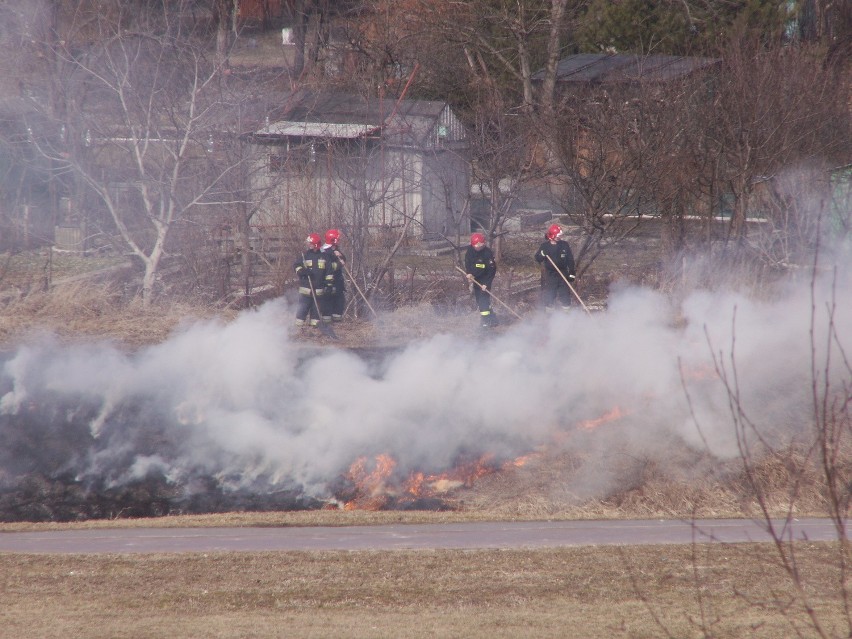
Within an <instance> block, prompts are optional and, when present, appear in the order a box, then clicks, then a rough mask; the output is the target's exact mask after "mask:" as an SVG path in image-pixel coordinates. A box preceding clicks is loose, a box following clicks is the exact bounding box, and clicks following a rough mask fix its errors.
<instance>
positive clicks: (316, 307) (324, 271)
mask: <svg viewBox="0 0 852 639" xmlns="http://www.w3.org/2000/svg"><path fill="white" fill-rule="evenodd" d="M321 245H322V240H321V239H320V236H319V234H318V233H311V234H310V235H308V237H307V238H305V248H304V250H303V251H302V254H301V255H299V257H298V258H297V259H296V262H295V263H294V264H293V268H294V269H295V271H296V275H298V276H299V303H298V306H297V307H296V326H304V325H305V324H306V323H310V325H311V326H319V323H320V317H321V314H320V300H321V299H322V297H323V296H324V295H325V293H326V282H327V281H328V280H327V279H326V278H327V276H328V275H330V273H329V270H328V258H327V256H326V255H324V254H323V252H322V250H321Z"/></svg>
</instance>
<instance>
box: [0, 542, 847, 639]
mask: <svg viewBox="0 0 852 639" xmlns="http://www.w3.org/2000/svg"><path fill="white" fill-rule="evenodd" d="M797 550H798V559H799V566H800V568H801V574H802V579H803V581H804V584H805V588H804V590H803V591H802V592H798V593H797V592H796V591H795V589H794V588H792V586H791V585H790V583H789V580H788V579H787V578H786V575H785V574H784V573H783V571H781V570H780V569H779V567H778V565H777V562H776V561H775V558H774V554H773V550H772V548H771V547H770V546H768V545H763V546H755V545H728V546H721V545H714V546H700V547H695V548H690V547H674V546H669V547H635V548H633V547H624V548H608V549H598V548H564V549H550V550H536V551H529V550H486V551H394V552H310V553H297V552H282V553H209V554H182V555H149V556H137V555H131V556H114V555H113V556H109V555H106V556H49V555H47V556H46V555H3V556H0V566H2V577H0V584H2V585H0V591H2V592H3V613H2V616H3V624H2V629H0V636H2V637H4V638H5V637H8V638H10V639H11V638H12V637H14V638H15V639H26V638H30V637H32V638H38V639H50V638H53V637H56V638H59V637H63V638H64V637H88V638H91V639H95V638H99V637H111V638H117V637H134V638H143V637H151V638H160V637H166V636H168V637H206V638H213V637H281V636H287V637H342V636H345V637H470V638H475V637H566V636H571V637H660V636H672V637H702V636H708V637H709V636H712V637H719V638H722V637H732V638H733V637H736V638H739V637H745V636H748V637H755V638H757V637H767V638H771V639H777V637H783V636H793V635H794V634H795V631H794V630H793V624H795V626H796V627H798V628H800V629H804V630H805V631H804V632H803V635H802V636H813V635H814V633H813V632H812V631H811V632H809V631H807V628H808V619H807V617H806V615H805V612H804V606H805V603H806V601H805V599H804V597H805V596H806V597H807V604H809V605H811V606H812V607H813V608H814V610H815V611H816V613H817V615H818V616H819V618H820V620H821V621H822V623H823V624H825V625H826V628H827V629H828V630H829V632H830V633H831V634H835V633H836V634H835V636H840V634H844V635H845V634H846V633H848V628H846V626H845V624H844V617H843V610H842V602H841V601H840V600H839V599H838V597H837V593H836V589H835V584H836V583H837V580H838V578H839V570H838V567H837V561H836V560H837V554H836V552H837V551H836V548H834V547H833V546H831V545H828V544H823V545H813V544H802V545H801V546H799V547H798V549H797ZM782 602H783V608H782ZM655 619H656V620H655ZM657 620H658V621H657Z"/></svg>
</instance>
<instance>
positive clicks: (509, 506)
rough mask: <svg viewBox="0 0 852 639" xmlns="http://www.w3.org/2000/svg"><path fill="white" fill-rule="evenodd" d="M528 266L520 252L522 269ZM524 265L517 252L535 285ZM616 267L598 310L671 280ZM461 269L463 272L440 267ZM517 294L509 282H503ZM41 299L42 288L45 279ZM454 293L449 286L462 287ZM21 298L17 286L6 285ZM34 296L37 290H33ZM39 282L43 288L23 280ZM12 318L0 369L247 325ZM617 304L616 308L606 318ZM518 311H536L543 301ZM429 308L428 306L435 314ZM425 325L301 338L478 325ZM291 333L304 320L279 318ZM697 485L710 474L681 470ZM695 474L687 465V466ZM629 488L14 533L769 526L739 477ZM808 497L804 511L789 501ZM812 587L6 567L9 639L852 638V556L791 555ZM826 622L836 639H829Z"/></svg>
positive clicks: (762, 552) (519, 477)
mask: <svg viewBox="0 0 852 639" xmlns="http://www.w3.org/2000/svg"><path fill="white" fill-rule="evenodd" d="M513 250H514V249H513ZM525 256H526V253H525V252H524V251H523V250H517V253H516V254H513V253H511V252H510V253H509V255H508V256H507V260H508V261H509V263H512V260H517V262H516V268H517V269H518V272H519V273H523V272H524V269H525V268H526V269H528V272H526V274H527V275H530V274H534V269H529V267H528V266H525V265H524V264H523V261H524V257H525ZM634 258H636V256H633V257H630V256H625V255H623V254H622V255H620V256H613V257H611V258H608V259H609V261H608V263H606V264H604V263H602V264H601V265H600V266H599V267H598V269H597V270H595V271H593V272H591V273H590V274H589V275H588V277H587V279H586V281H587V282H589V283H591V282H595V283H596V286H597V288H594V287H592V286H589V287H588V288H586V289H585V290H584V295H586V294H588V295H589V296H590V299H591V298H593V297H594V296H596V295H601V291H604V292H605V290H606V285H607V284H608V283H609V282H611V281H613V280H615V279H618V278H619V277H621V275H620V274H619V269H622V271H624V269H623V268H622V267H623V265H624V264H628V265H629V266H630V267H635V266H636V264H640V263H641V264H642V265H643V268H642V269H639V270H637V269H635V268H628V269H626V270H627V271H628V272H629V274H630V275H629V276H630V277H633V278H635V277H639V278H651V279H657V278H659V269H658V268H656V269H655V268H654V267H655V264H656V258H655V256H653V255H651V256H649V255H648V254H647V252H646V251H639V258H636V259H634ZM444 268H445V269H447V270H448V271H450V269H451V268H452V264H451V261H450V262H449V263H448V264H446V265H445V267H444ZM504 274H505V271H504ZM29 278H30V279H29V280H28V281H31V282H32V281H35V279H34V278H33V277H32V276H31V274H30V276H29ZM448 279H452V276H451V271H450V274H448ZM8 281H9V280H8V279H7V283H8ZM18 281H19V282H20V281H22V280H20V279H19V280H18ZM23 281H27V280H26V278H24V280H23ZM10 290H11V291H13V293H10V294H7V295H6V296H5V297H3V298H2V308H0V349H8V350H11V349H13V348H14V347H15V346H16V345H17V344H18V343H20V342H21V341H22V340H24V339H26V336H27V335H28V334H30V333H31V332H32V331H34V330H50V331H52V332H54V333H56V334H57V335H58V336H59V338H60V339H67V340H76V339H100V338H107V339H110V340H113V341H114V342H115V343H117V344H121V345H123V346H124V347H126V348H128V349H131V350H132V349H134V348H138V347H141V346H144V345H146V344H152V343H157V342H159V341H161V340H163V339H165V338H166V337H167V336H168V335H169V334H170V332H171V331H173V330H174V329H175V328H176V327H177V326H179V325H180V324H181V322H183V321H187V320H188V319H194V318H210V317H218V318H221V319H222V320H223V321H228V320H229V319H230V318H232V317H233V313H234V312H233V311H226V312H223V311H221V310H219V309H215V308H212V307H210V306H208V305H203V304H198V303H190V302H181V303H175V302H174V301H171V300H169V301H165V300H162V301H160V302H159V303H156V304H154V305H153V306H151V307H150V308H147V309H143V308H142V307H141V306H140V305H138V304H136V303H135V302H132V301H131V302H129V303H128V301H127V299H125V297H124V295H123V293H122V289H121V285H120V283H114V282H112V281H110V280H104V281H102V283H101V284H98V285H96V286H92V285H91V283H86V282H81V281H77V280H72V281H71V282H70V283H68V284H65V285H61V286H54V287H53V288H52V289H51V290H50V291H49V292H45V291H43V290H41V289H39V287H37V286H33V287H31V288H30V289H26V287H24V286H19V287H18V288H14V287H13V288H9V287H8V286H7V287H6V288H5V291H10ZM602 301H605V299H604V300H602ZM512 303H513V304H514V305H516V308H518V309H519V310H521V311H523V310H524V309H525V308H527V307H528V306H525V305H529V304H530V303H531V301H530V298H529V297H524V296H518V297H517V298H513V300H512ZM427 304H428V302H427ZM422 316H423V313H422V312H420V310H419V309H418V308H417V307H408V308H403V309H400V310H399V311H397V312H396V313H393V314H388V315H386V316H383V317H382V318H380V319H378V320H372V321H365V320H357V321H354V320H353V321H350V322H348V323H347V324H346V325H345V326H339V327H336V330H337V332H338V333H339V337H340V338H341V339H340V340H339V341H334V340H331V339H329V338H327V337H323V336H321V335H318V334H314V335H310V334H307V333H306V334H302V335H301V337H300V339H303V340H305V342H306V346H307V345H310V346H311V347H320V348H322V347H325V346H330V345H332V344H333V345H335V346H341V345H344V346H352V347H370V346H377V345H382V344H384V345H398V344H401V343H404V342H405V341H407V340H411V339H418V338H420V337H424V336H427V335H429V334H431V333H432V332H440V331H454V332H465V331H470V332H471V333H473V332H475V330H476V329H475V323H474V319H473V316H472V315H471V313H470V309H461V310H459V311H458V312H448V313H446V314H444V315H441V314H435V315H430V321H429V322H428V324H424V323H422V322H418V321H417V320H418V318H420V317H422ZM282 321H283V322H288V323H289V321H290V318H282ZM681 454H682V455H684V459H683V460H682V461H683V462H684V463H682V464H680V465H679V466H680V467H681V468H684V467H692V468H699V467H700V466H701V465H702V463H704V462H705V460H703V459H702V458H701V456H700V455H696V454H695V453H690V452H688V451H682V452H681ZM690 456H691V457H690ZM612 459H613V460H615V461H614V462H613V463H619V464H622V465H624V468H623V469H622V470H623V471H624V472H623V473H622V474H623V475H624V476H625V477H627V478H629V481H627V482H626V483H625V484H624V485H623V486H621V488H620V490H617V491H615V492H613V493H612V494H609V495H608V496H607V497H606V498H604V499H592V500H590V499H585V498H584V497H583V496H582V495H577V494H574V493H573V492H572V477H574V476H575V474H576V473H577V472H578V470H579V469H580V468H581V467H582V464H583V460H582V459H579V458H577V457H576V456H575V455H572V454H570V453H567V452H565V451H564V450H561V451H560V450H553V451H547V450H544V451H539V452H537V453H536V454H535V455H532V456H531V457H530V458H529V459H528V460H527V463H525V464H524V465H521V466H517V467H511V468H504V469H503V470H501V471H500V472H494V473H491V474H487V475H485V476H483V477H481V478H479V479H478V480H477V481H476V482H474V483H473V484H472V485H469V486H464V487H460V488H458V489H454V490H453V491H451V492H449V493H448V494H446V495H445V498H446V500H447V502H448V503H451V504H452V505H453V507H454V510H453V511H450V512H425V511H421V512H418V511H414V512H411V511H406V512H369V511H354V512H345V511H339V510H316V511H309V512H292V513H284V512H275V513H249V512H244V513H229V514H219V515H201V516H169V517H165V518H160V519H157V520H150V519H114V520H100V521H89V522H81V523H75V524H46V523H42V524H33V523H14V524H2V525H0V531H25V530H46V529H63V528H78V527H97V528H106V527H116V526H148V525H151V524H153V523H156V525H157V526H293V525H295V526H312V525H325V526H328V525H332V526H340V525H343V526H345V525H362V524H387V523H393V522H409V523H428V522H453V521H463V520H501V519H510V520H516V519H531V520H532V519H607V518H686V519H689V518H692V517H738V516H757V517H759V516H760V504H759V503H758V502H757V501H756V498H755V494H754V490H753V486H751V485H750V484H749V483H748V481H747V480H746V477H745V475H744V473H743V469H742V467H741V463H740V462H738V461H734V462H730V463H729V464H727V465H722V466H720V467H718V468H717V469H716V470H715V471H714V472H713V473H706V474H703V475H701V479H698V480H696V476H697V475H698V473H696V474H695V475H690V476H688V475H686V474H683V475H677V474H673V473H672V471H671V470H664V469H662V468H661V467H659V466H658V465H657V464H654V463H652V462H650V461H647V460H641V459H640V460H637V459H632V458H631V457H630V456H629V455H614V456H613V458H612ZM752 471H753V477H754V478H755V479H756V481H757V483H758V484H759V485H760V486H761V487H762V488H764V489H765V491H766V494H765V501H764V505H765V506H766V507H768V508H769V510H770V512H772V513H773V514H776V515H780V516H784V515H787V514H793V515H794V516H805V515H822V514H825V512H826V507H825V506H826V504H825V498H824V486H823V482H822V477H821V475H820V472H819V469H818V468H817V467H815V466H809V465H808V464H806V463H804V457H803V454H802V452H801V451H788V452H786V453H783V452H780V453H778V454H777V455H775V456H774V457H771V458H767V459H765V460H763V461H762V462H761V463H759V464H757V465H756V466H754V468H752ZM793 487H795V493H793V492H792V490H793ZM795 555H796V562H797V563H796V570H797V571H798V577H799V579H800V581H799V582H795V581H794V580H792V579H791V578H790V576H789V573H787V572H785V571H784V570H782V569H781V567H780V565H779V556H780V555H779V554H778V550H777V548H775V547H773V546H771V545H749V544H743V545H722V544H718V545H715V544H714V545H698V546H695V547H674V546H658V547H656V546H652V547H619V548H612V547H609V548H606V547H605V548H563V549H548V550H524V549H519V550H498V551H493V550H488V551H443V550H436V551H393V552H372V551H369V552H304V553H297V552H282V553H206V554H200V553H187V554H180V555H131V556H116V555H102V556H58V555H15V554H3V555H0V573H2V577H0V603H2V612H1V613H0V622H2V623H0V637H2V638H3V639H5V638H6V637H8V638H9V639H12V638H15V639H26V638H30V637H31V638H38V639H45V638H51V637H57V638H58V637H67V636H81V637H92V638H99V637H104V638H105V637H133V638H141V637H151V638H154V637H158V638H159V637H163V636H175V637H281V636H288V637H340V636H346V637H565V636H574V637H660V636H669V637H720V638H724V637H730V638H739V637H745V636H748V637H767V638H771V639H775V638H777V637H782V636H804V637H810V636H846V635H848V620H847V618H846V616H845V613H844V609H843V600H842V592H843V589H842V587H840V586H838V584H842V583H843V581H842V580H843V578H844V577H843V575H842V574H841V563H840V562H839V558H841V557H843V556H844V555H843V550H842V549H838V548H837V547H836V546H835V545H833V544H805V543H799V544H796V547H795ZM808 610H810V611H811V613H812V615H813V616H811V617H809V616H808V612H807V611H808ZM814 617H816V618H817V619H818V620H819V623H820V624H821V633H822V634H820V632H817V631H815V630H814V629H813V626H812V620H813V618H814Z"/></svg>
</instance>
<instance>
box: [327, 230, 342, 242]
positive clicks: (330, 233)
mask: <svg viewBox="0 0 852 639" xmlns="http://www.w3.org/2000/svg"><path fill="white" fill-rule="evenodd" d="M339 240H340V231H338V230H337V229H328V230H327V231H326V232H325V243H326V244H337V242H338V241H339Z"/></svg>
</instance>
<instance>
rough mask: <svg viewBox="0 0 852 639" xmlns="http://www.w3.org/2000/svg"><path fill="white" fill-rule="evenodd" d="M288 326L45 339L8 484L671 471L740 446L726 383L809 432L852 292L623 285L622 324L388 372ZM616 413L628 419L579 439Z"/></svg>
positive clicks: (297, 481) (462, 352) (317, 490)
mask: <svg viewBox="0 0 852 639" xmlns="http://www.w3.org/2000/svg"><path fill="white" fill-rule="evenodd" d="M290 317H291V311H290V309H288V308H287V307H286V305H285V303H284V302H283V301H273V302H270V303H268V304H266V305H264V306H263V307H262V308H260V309H259V310H256V311H247V312H244V313H243V314H242V315H241V316H240V317H239V318H238V319H236V320H235V321H233V322H231V323H228V324H225V323H220V322H215V321H213V322H206V323H196V324H192V325H187V326H185V327H183V328H181V329H180V330H179V331H177V332H176V333H175V334H174V335H173V336H172V337H171V338H170V339H168V340H167V341H165V342H163V343H161V344H158V345H156V346H151V347H149V348H146V349H144V350H141V351H139V352H137V353H134V354H127V353H124V352H122V351H121V350H119V349H118V348H116V347H114V346H113V345H111V344H109V343H97V344H77V345H67V344H62V343H59V342H58V341H56V340H55V339H53V338H51V337H49V336H48V337H45V336H41V337H39V338H33V339H32V340H31V341H30V343H28V344H27V345H24V346H21V347H20V348H19V349H18V350H17V352H15V353H12V354H10V355H9V356H8V357H7V359H6V361H5V363H3V364H2V369H0V429H2V431H3V438H4V441H5V442H6V444H5V445H4V449H3V452H2V454H0V480H3V481H5V482H9V481H12V480H14V478H15V477H18V476H20V475H21V474H23V473H27V472H44V473H48V474H53V475H56V474H58V473H68V474H71V475H73V477H74V478H75V479H76V480H78V481H81V482H84V483H85V482H97V483H98V485H101V486H120V485H122V484H126V483H128V482H132V481H139V480H141V479H144V478H145V477H147V476H151V475H152V474H155V475H159V476H162V477H165V478H167V479H168V481H169V483H170V484H172V485H174V486H179V487H181V490H185V491H191V490H192V489H193V488H192V486H193V482H196V481H197V480H198V478H200V477H215V478H216V481H217V482H219V484H220V485H222V486H225V487H226V488H227V489H229V490H249V491H255V492H260V493H264V492H272V491H276V490H282V489H290V490H296V491H300V492H303V493H304V494H307V495H312V496H316V497H319V498H325V497H328V495H329V490H330V489H329V486H330V485H331V484H332V483H333V482H334V481H335V479H336V478H338V477H339V476H340V475H341V473H344V472H345V471H346V470H347V469H348V467H349V466H350V464H351V463H352V462H353V461H354V460H355V459H356V458H357V457H358V456H361V455H367V456H374V455H377V454H381V453H387V454H389V455H392V456H393V457H394V458H395V459H396V460H397V462H398V466H397V471H398V472H400V473H408V472H410V471H412V470H422V471H424V472H438V471H441V470H445V469H447V468H448V467H450V466H452V465H453V464H454V463H455V462H456V461H457V459H458V457H459V455H461V454H467V455H474V456H476V455H480V454H484V453H492V454H494V455H495V456H496V457H497V458H498V459H499V458H511V457H514V456H517V455H520V454H523V453H526V452H528V451H530V450H532V449H535V448H536V447H539V446H559V445H563V446H564V445H571V446H579V445H587V446H589V451H591V450H593V449H594V450H598V451H600V450H603V449H605V448H606V447H607V446H612V445H618V446H620V447H628V448H632V449H633V450H635V451H636V453H637V454H643V455H653V456H655V457H656V458H657V459H658V460H659V461H660V462H661V463H665V461H666V459H667V454H666V450H665V446H666V442H672V441H677V442H680V443H681V444H683V445H686V446H691V447H693V448H695V449H700V450H703V451H705V452H707V453H709V454H710V455H712V456H715V457H716V458H718V459H726V458H729V457H731V456H733V455H736V453H737V448H736V438H735V432H734V429H733V426H732V420H731V414H730V406H729V397H728V394H727V393H725V392H724V388H723V385H722V383H721V380H720V377H719V376H718V375H717V371H719V370H721V371H722V375H723V377H725V378H727V379H728V381H729V384H731V385H733V383H734V381H736V385H737V389H738V392H739V394H740V403H741V407H742V409H743V410H744V411H745V412H746V413H747V414H748V415H749V416H750V417H751V418H752V419H753V420H754V422H755V423H756V424H757V425H758V427H759V428H761V429H762V435H764V436H765V437H767V438H768V439H769V441H774V442H778V443H783V442H786V441H789V439H790V438H792V437H803V436H806V435H807V431H808V428H809V415H810V410H811V408H810V406H811V403H810V392H811V381H810V371H811V369H812V356H814V357H815V358H816V362H815V364H814V369H815V370H816V371H817V373H818V374H819V375H820V376H821V377H826V376H828V377H829V378H833V379H834V381H835V383H838V384H839V383H842V382H843V381H845V382H847V383H848V381H849V370H848V369H847V368H846V365H845V363H844V362H843V361H842V359H841V358H840V357H838V356H837V355H838V351H837V346H838V344H839V345H841V346H842V345H843V344H844V343H845V344H847V345H848V344H849V342H850V338H852V296H850V295H849V294H848V286H847V282H845V281H835V280H833V279H831V278H830V277H827V278H826V279H825V281H818V282H816V284H815V285H813V286H812V285H811V284H810V282H802V283H799V284H797V285H795V284H790V285H789V287H788V289H787V290H786V291H785V292H784V294H783V295H776V296H773V299H772V300H771V301H755V300H754V299H749V298H747V297H745V296H742V295H739V294H736V293H730V292H728V293H711V292H696V293H693V294H692V295H690V296H689V297H686V298H685V299H683V300H682V301H680V302H678V303H675V302H673V301H672V300H671V299H670V298H668V297H666V296H663V295H662V294H660V293H657V292H653V291H650V290H645V289H638V288H626V289H624V290H621V291H619V292H614V293H613V295H612V297H611V300H610V306H609V309H608V311H607V312H605V313H595V314H592V315H587V314H585V313H583V312H582V311H581V310H579V309H575V310H574V311H573V312H571V313H568V314H553V315H539V316H536V317H533V318H525V319H524V320H523V321H522V322H518V323H517V324H516V325H514V326H512V327H510V328H508V329H506V330H505V332H503V333H501V334H497V335H489V336H483V337H481V338H475V339H471V338H470V337H469V335H454V334H439V335H436V336H435V337H432V338H429V339H422V340H419V341H416V342H414V343H411V344H410V345H408V346H407V347H406V348H404V349H402V350H399V351H397V352H394V353H392V354H389V355H387V356H385V358H384V359H382V360H381V361H368V360H365V359H363V358H361V357H359V356H357V355H355V354H353V353H351V352H347V351H344V350H340V349H335V348H327V349H322V350H319V351H318V352H314V353H311V354H308V353H307V351H306V349H305V344H304V342H302V341H300V340H299V338H298V336H296V335H294V334H292V333H291V328H290ZM427 321H428V317H427ZM830 327H831V329H832V330H833V333H830V332H829V328H830ZM812 332H813V337H812ZM832 341H834V342H833V343H832ZM829 347H831V348H832V349H833V354H832V358H831V360H830V361H827V359H826V354H827V352H828V349H829ZM616 407H617V408H618V409H619V412H620V414H621V415H622V417H621V418H620V419H619V420H617V423H616V424H615V425H614V426H612V427H610V426H607V427H602V428H598V429H595V430H593V431H591V430H590V431H588V436H586V437H584V438H574V439H570V440H568V439H566V438H565V437H564V436H565V434H566V433H571V432H574V431H578V425H581V424H582V422H584V421H586V420H594V419H596V418H599V417H601V416H602V415H605V414H607V412H608V411H612V410H613V409H614V408H616ZM579 430H580V431H582V429H579ZM582 432H585V431H582ZM566 441H570V444H566V443H565V442H566ZM582 442H585V444H584V443H582ZM603 471H604V469H601V472H603ZM588 481H589V482H591V483H595V482H600V481H601V479H600V477H597V478H595V479H594V480H593V479H592V478H591V477H589V478H588ZM574 488H575V492H576V493H577V494H581V493H582V494H587V493H594V492H595V491H596V490H599V489H600V490H602V489H604V488H605V486H604V485H603V484H601V485H597V484H596V485H595V486H594V487H592V486H591V484H590V486H587V487H585V489H584V488H583V487H582V486H576V487H574Z"/></svg>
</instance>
